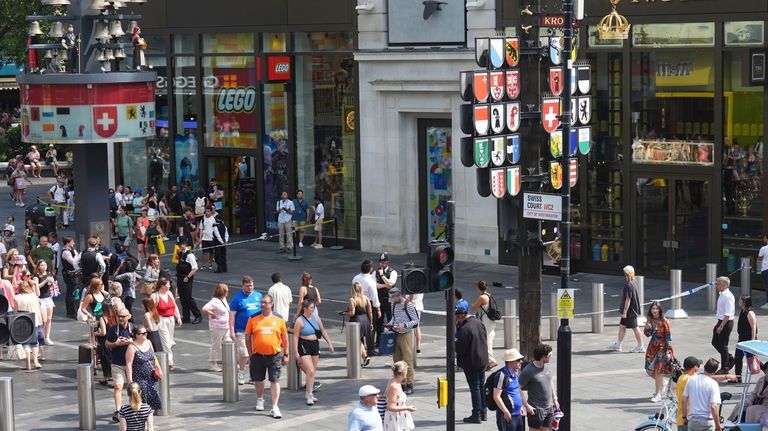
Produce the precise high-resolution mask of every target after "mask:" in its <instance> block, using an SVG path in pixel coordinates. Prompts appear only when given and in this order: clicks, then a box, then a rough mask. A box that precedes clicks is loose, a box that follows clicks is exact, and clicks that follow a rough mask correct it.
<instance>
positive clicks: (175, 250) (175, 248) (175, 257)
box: [171, 244, 181, 264]
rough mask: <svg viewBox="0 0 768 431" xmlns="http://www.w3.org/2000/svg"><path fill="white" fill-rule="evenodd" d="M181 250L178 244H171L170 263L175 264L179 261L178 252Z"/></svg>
mask: <svg viewBox="0 0 768 431" xmlns="http://www.w3.org/2000/svg"><path fill="white" fill-rule="evenodd" d="M180 251H181V247H179V245H178V244H176V245H174V246H173V255H172V256H171V263H173V264H177V263H179V252H180Z"/></svg>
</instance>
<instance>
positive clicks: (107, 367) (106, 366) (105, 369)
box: [96, 335, 112, 379]
mask: <svg viewBox="0 0 768 431" xmlns="http://www.w3.org/2000/svg"><path fill="white" fill-rule="evenodd" d="M96 355H97V356H98V357H99V362H101V372H102V374H104V378H105V379H108V378H110V377H112V360H111V359H110V357H109V349H107V337H106V336H103V337H102V336H100V335H97V336H96Z"/></svg>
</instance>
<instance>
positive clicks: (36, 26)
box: [29, 21, 43, 36]
mask: <svg viewBox="0 0 768 431" xmlns="http://www.w3.org/2000/svg"><path fill="white" fill-rule="evenodd" d="M41 34H43V32H42V30H40V23H39V22H37V21H32V22H31V23H30V24H29V35H30V36H40V35H41Z"/></svg>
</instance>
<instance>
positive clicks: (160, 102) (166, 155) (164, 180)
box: [123, 56, 171, 190]
mask: <svg viewBox="0 0 768 431" xmlns="http://www.w3.org/2000/svg"><path fill="white" fill-rule="evenodd" d="M148 61H151V63H150V64H153V65H154V69H155V71H156V72H157V76H158V81H157V83H156V85H155V117H156V120H155V139H153V140H150V141H148V142H147V146H148V151H147V153H148V155H149V184H152V185H154V186H155V187H157V189H158V190H168V189H169V188H170V186H169V177H170V173H171V166H170V163H171V154H170V151H171V148H170V139H169V133H168V85H167V76H168V68H167V67H166V60H165V56H162V57H148ZM161 77H162V78H161ZM161 79H162V85H160V84H161ZM123 166H130V165H126V164H125V162H123Z"/></svg>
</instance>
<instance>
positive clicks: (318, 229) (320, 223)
mask: <svg viewBox="0 0 768 431" xmlns="http://www.w3.org/2000/svg"><path fill="white" fill-rule="evenodd" d="M314 230H315V232H322V230H323V219H320V220H318V221H316V222H315V228H314Z"/></svg>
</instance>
